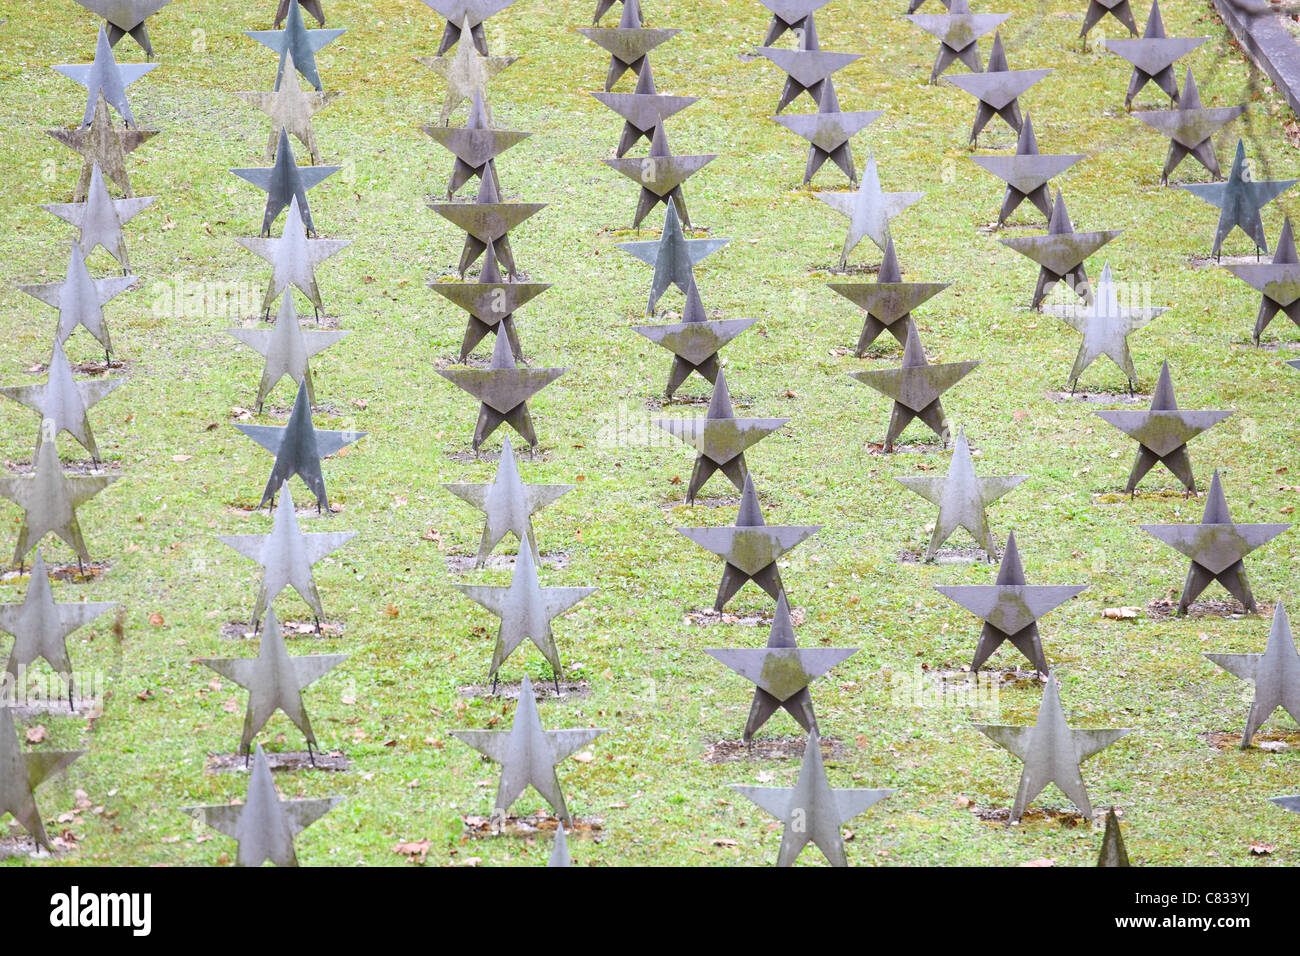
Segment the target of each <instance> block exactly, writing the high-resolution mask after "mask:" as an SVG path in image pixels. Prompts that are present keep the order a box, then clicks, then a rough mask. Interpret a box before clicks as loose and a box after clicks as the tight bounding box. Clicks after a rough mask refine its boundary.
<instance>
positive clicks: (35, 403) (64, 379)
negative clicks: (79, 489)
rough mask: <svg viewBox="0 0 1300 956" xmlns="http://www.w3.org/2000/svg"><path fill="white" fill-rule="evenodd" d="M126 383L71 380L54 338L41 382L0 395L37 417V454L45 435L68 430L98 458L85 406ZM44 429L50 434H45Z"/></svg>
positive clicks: (0, 391)
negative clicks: (47, 369)
mask: <svg viewBox="0 0 1300 956" xmlns="http://www.w3.org/2000/svg"><path fill="white" fill-rule="evenodd" d="M125 384H126V379H124V378H96V379H90V380H87V381H81V382H78V381H76V380H74V379H73V377H72V366H70V365H69V364H68V357H67V355H66V354H64V351H63V345H62V343H60V342H58V341H57V340H56V341H55V343H54V353H53V354H52V355H51V356H50V365H49V371H48V373H47V374H46V378H45V381H44V382H43V383H42V384H40V385H14V386H10V387H8V388H0V395H3V396H4V397H5V398H10V399H13V400H14V401H15V402H17V403H18V404H19V405H22V406H23V407H25V408H30V409H31V410H32V411H34V412H35V413H36V414H37V416H39V418H40V420H41V425H42V427H41V428H39V429H37V432H36V450H37V452H38V453H39V452H40V448H41V443H42V442H44V441H45V439H46V438H47V437H48V438H49V439H50V440H53V439H55V438H57V437H58V435H59V434H60V433H61V432H67V433H68V434H69V435H71V436H72V437H73V438H75V439H76V440H77V442H78V443H79V444H80V445H81V447H82V448H84V449H86V451H88V452H90V457H91V458H93V459H94V460H95V461H100V457H99V446H98V445H97V444H95V434H94V432H92V431H91V429H90V416H89V415H88V414H87V409H89V408H90V407H91V406H92V405H94V404H95V403H96V402H100V401H102V400H103V399H104V398H105V397H107V396H108V395H109V394H110V393H112V392H113V391H115V390H116V389H118V388H121V387H122V386H123V385H125ZM47 430H48V431H49V432H50V434H49V435H46V431H47Z"/></svg>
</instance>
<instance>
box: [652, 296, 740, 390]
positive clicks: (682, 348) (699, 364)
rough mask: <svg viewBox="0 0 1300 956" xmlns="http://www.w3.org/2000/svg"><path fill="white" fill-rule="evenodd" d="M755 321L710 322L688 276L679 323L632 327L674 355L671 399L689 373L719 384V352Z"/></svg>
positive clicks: (670, 381) (669, 382)
mask: <svg viewBox="0 0 1300 956" xmlns="http://www.w3.org/2000/svg"><path fill="white" fill-rule="evenodd" d="M757 321H758V320H757V319H710V318H709V317H708V316H707V315H706V314H705V311H704V303H703V302H702V301H701V300H700V291H699V288H698V287H697V286H696V284H695V277H694V276H692V277H691V281H690V283H689V284H688V285H687V287H686V308H685V309H684V310H683V311H682V320H681V321H680V322H670V323H667V324H664V325H634V326H632V329H633V331H635V332H638V333H640V334H641V335H644V336H645V337H646V338H647V339H649V340H650V341H651V342H654V343H655V344H656V345H659V346H662V347H663V348H666V349H668V351H670V352H672V353H673V364H672V367H671V368H670V369H669V370H668V385H667V387H666V388H665V389H664V394H665V395H666V396H667V397H668V398H672V397H673V394H674V393H675V392H676V391H677V389H678V388H679V387H680V386H681V385H682V383H683V382H685V381H686V380H687V379H688V378H689V377H690V375H691V373H692V372H695V373H697V374H699V375H700V376H701V377H702V378H704V379H705V380H707V381H708V382H709V383H711V384H713V383H716V382H717V381H718V371H719V369H720V367H721V366H720V365H719V364H718V352H719V351H721V350H722V348H723V346H725V345H726V344H727V343H728V342H730V341H731V340H732V339H734V338H735V337H736V336H738V335H740V334H741V333H742V332H744V331H745V330H746V329H748V328H749V327H750V326H751V325H753V324H754V323H755V322H757Z"/></svg>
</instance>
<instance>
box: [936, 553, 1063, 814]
mask: <svg viewBox="0 0 1300 956" xmlns="http://www.w3.org/2000/svg"><path fill="white" fill-rule="evenodd" d="M1087 587H1088V586H1087V585H1086V584H1081V585H1078V586H1074V585H1068V584H1059V585H1058V584H1026V583H1025V569H1024V566H1023V565H1022V564H1021V563H1020V549H1019V548H1017V547H1016V535H1015V532H1012V533H1011V534H1009V535H1008V536H1007V549H1006V551H1005V552H1004V553H1003V555H1002V564H1001V565H1000V566H999V567H998V578H997V583H996V584H963V585H957V586H955V587H936V588H935V590H936V591H938V592H939V593H940V594H942V595H943V596H944V597H946V598H948V600H950V601H955V602H956V603H958V604H960V605H961V606H962V607H964V608H965V609H966V610H968V611H970V612H971V613H972V614H974V615H975V616H976V617H978V618H979V619H980V620H982V621H983V622H984V627H983V629H982V630H981V631H980V639H979V644H978V645H977V646H976V648H975V657H974V658H973V659H972V660H971V665H970V668H971V671H972V672H973V673H979V669H980V667H981V666H982V665H983V664H984V662H985V661H986V660H988V659H989V655H991V654H992V653H993V652H994V651H996V650H997V649H998V648H999V647H1000V646H1001V645H1002V644H1003V643H1004V642H1005V641H1010V642H1011V643H1012V644H1013V645H1015V648H1016V650H1018V651H1020V653H1021V654H1023V655H1025V657H1026V658H1027V659H1028V660H1029V663H1031V664H1032V665H1034V669H1035V670H1037V671H1038V673H1040V674H1046V673H1047V672H1048V670H1049V668H1048V665H1047V657H1046V656H1045V655H1044V654H1043V643H1042V641H1041V640H1040V639H1039V636H1038V623H1037V622H1038V619H1039V618H1040V617H1042V616H1043V615H1044V614H1046V613H1047V612H1048V611H1051V610H1052V609H1053V608H1057V607H1060V606H1061V605H1062V604H1064V603H1065V602H1066V601H1068V600H1070V598H1072V597H1075V596H1076V595H1078V594H1079V593H1081V592H1083V591H1084V590H1086V589H1087ZM1030 799H1033V797H1032V795H1031V796H1030Z"/></svg>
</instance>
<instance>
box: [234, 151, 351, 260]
mask: <svg viewBox="0 0 1300 956" xmlns="http://www.w3.org/2000/svg"><path fill="white" fill-rule="evenodd" d="M342 168H343V167H342V166H309V167H307V168H306V169H302V168H301V167H299V166H298V161H297V160H295V159H294V158H293V150H292V149H291V148H290V147H289V131H288V130H286V129H285V128H284V127H280V145H279V147H278V148H277V149H276V152H275V162H274V163H273V164H272V165H271V166H267V167H263V168H254V169H232V170H231V172H232V173H234V174H235V175H236V176H238V177H239V178H240V179H244V180H247V181H248V182H250V183H252V184H253V185H254V186H256V187H257V188H258V189H260V190H262V191H263V192H264V193H266V212H265V213H264V215H263V216H262V235H263V236H269V235H270V234H271V224H272V223H274V222H275V220H276V218H277V217H278V216H279V215H280V213H281V212H283V211H284V210H285V209H287V208H289V204H290V203H291V202H295V201H296V202H297V203H298V209H299V210H300V212H301V213H302V220H303V222H304V224H305V225H306V227H307V235H309V236H314V235H316V226H315V224H314V223H313V222H312V218H311V207H310V206H309V205H308V204H307V190H309V189H311V188H312V187H313V186H316V185H319V184H320V183H322V182H324V181H325V180H326V179H328V178H329V177H330V176H333V175H334V174H335V173H337V172H338V171H339V170H340V169H342Z"/></svg>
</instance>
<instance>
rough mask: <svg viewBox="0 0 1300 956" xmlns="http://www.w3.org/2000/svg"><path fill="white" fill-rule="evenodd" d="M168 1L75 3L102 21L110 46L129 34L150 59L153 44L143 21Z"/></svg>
mask: <svg viewBox="0 0 1300 956" xmlns="http://www.w3.org/2000/svg"><path fill="white" fill-rule="evenodd" d="M170 2H171V0H77V3H79V4H81V5H82V6H83V7H85V8H86V9H87V10H89V11H90V12H91V13H93V14H95V16H97V17H99V18H101V19H102V20H103V21H104V25H105V26H106V27H107V28H108V43H109V45H110V46H116V45H117V41H118V40H120V39H122V37H124V36H126V35H127V34H130V36H131V39H133V40H135V42H136V43H138V44H140V49H142V50H144V55H145V56H147V57H148V58H149V59H151V60H152V59H153V44H152V43H150V42H149V27H148V26H147V25H146V23H145V21H146V20H148V19H149V18H150V17H151V16H153V15H154V14H155V13H157V12H158V11H159V10H161V9H162V8H163V7H165V6H167V4H169V3H170Z"/></svg>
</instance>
